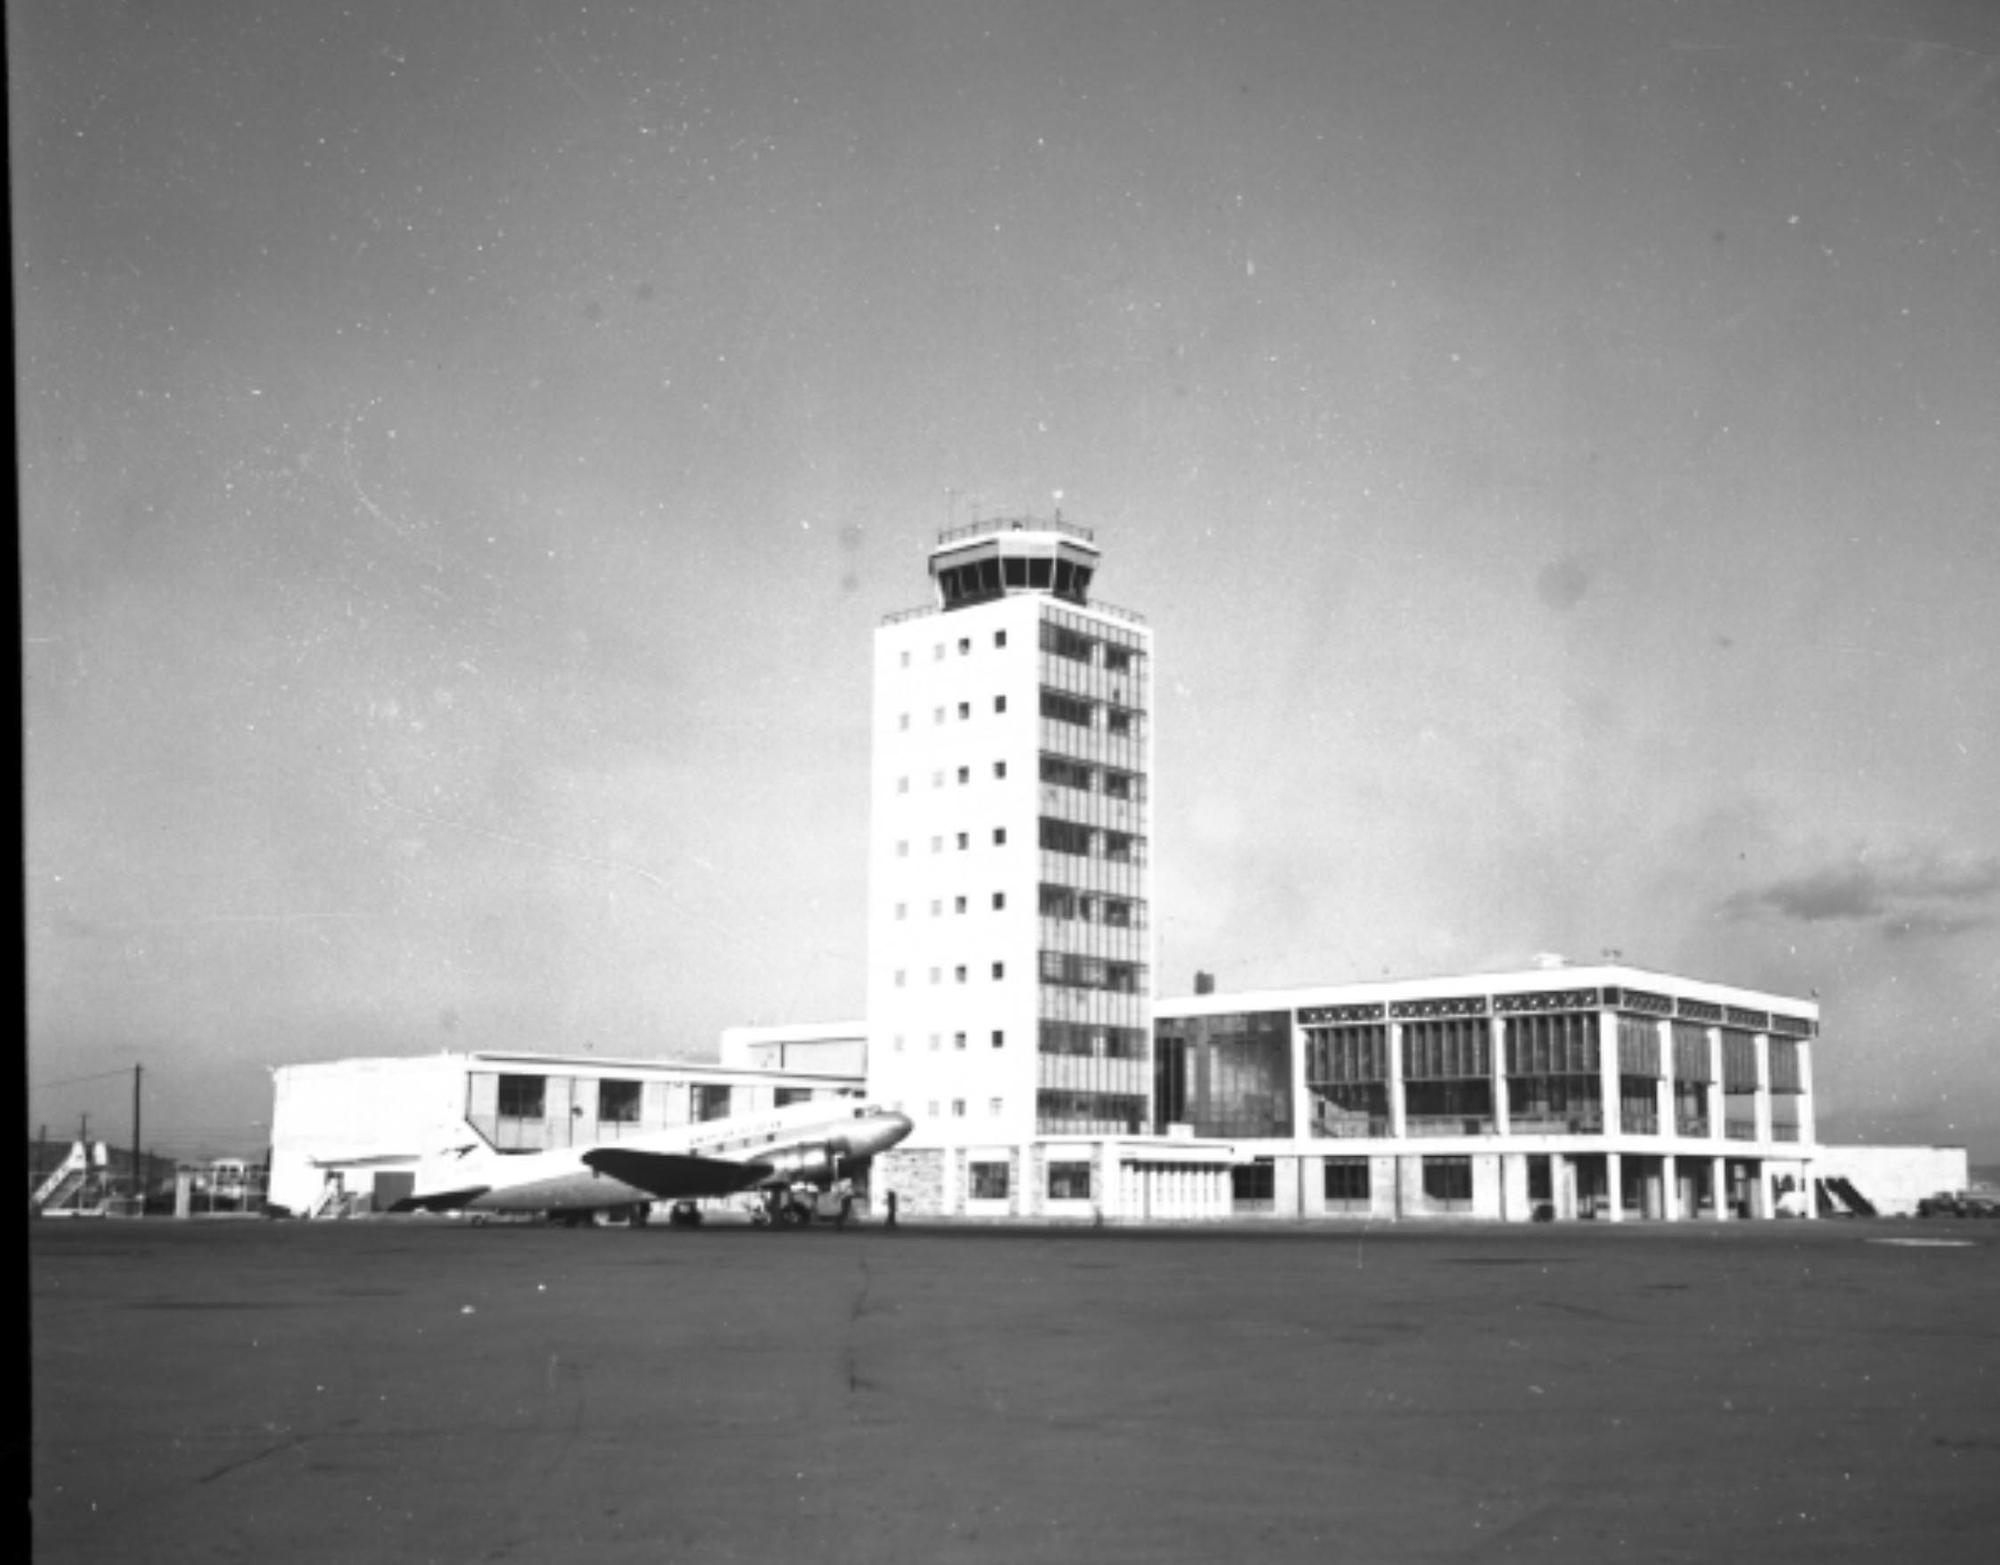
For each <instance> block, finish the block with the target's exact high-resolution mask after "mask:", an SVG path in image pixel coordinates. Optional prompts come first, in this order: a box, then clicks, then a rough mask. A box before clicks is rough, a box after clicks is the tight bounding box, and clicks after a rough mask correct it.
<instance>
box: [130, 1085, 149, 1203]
mask: <svg viewBox="0 0 2000 1565" xmlns="http://www.w3.org/2000/svg"><path fill="white" fill-rule="evenodd" d="M145 1074H146V1067H145V1066H143V1065H134V1066H133V1067H132V1191H133V1194H135V1195H136V1196H138V1198H139V1209H138V1212H137V1213H136V1214H135V1215H137V1216H139V1217H144V1216H145V1215H146V1176H145V1174H144V1173H143V1172H141V1170H140V1167H139V1079H140V1078H141V1077H142V1076H144V1075H145Z"/></svg>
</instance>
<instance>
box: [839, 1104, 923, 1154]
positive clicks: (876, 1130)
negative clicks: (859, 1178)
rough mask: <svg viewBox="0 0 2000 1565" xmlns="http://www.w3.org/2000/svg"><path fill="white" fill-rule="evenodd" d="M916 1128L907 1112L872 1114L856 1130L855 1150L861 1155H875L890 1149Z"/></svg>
mask: <svg viewBox="0 0 2000 1565" xmlns="http://www.w3.org/2000/svg"><path fill="white" fill-rule="evenodd" d="M916 1128H917V1127H916V1125H915V1123H914V1122H913V1121H912V1120H911V1119H910V1116H909V1115H907V1114H875V1115H871V1116H870V1117H869V1119H868V1120H867V1122H866V1124H865V1125H863V1126H861V1127H859V1128H858V1129H857V1130H856V1132H855V1136H854V1143H855V1146H854V1150H855V1152H856V1154H857V1155H859V1156H862V1157H873V1156H874V1155H875V1154H876V1153H877V1152H886V1151H888V1150H889V1148H890V1147H893V1146H894V1145H896V1143H897V1142H899V1141H901V1140H903V1139H904V1138H905V1137H907V1136H908V1135H909V1133H910V1132H911V1131H913V1130H915V1129H916Z"/></svg>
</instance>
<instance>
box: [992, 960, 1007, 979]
mask: <svg viewBox="0 0 2000 1565" xmlns="http://www.w3.org/2000/svg"><path fill="white" fill-rule="evenodd" d="M993 976H994V977H995V978H1005V977H1006V976H1007V964H1006V963H1005V962H995V963H994V964H993Z"/></svg>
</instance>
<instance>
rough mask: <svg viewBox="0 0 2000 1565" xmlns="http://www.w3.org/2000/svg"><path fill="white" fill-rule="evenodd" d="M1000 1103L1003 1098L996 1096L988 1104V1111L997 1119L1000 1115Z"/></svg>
mask: <svg viewBox="0 0 2000 1565" xmlns="http://www.w3.org/2000/svg"><path fill="white" fill-rule="evenodd" d="M1000 1103H1001V1100H1000V1099H999V1098H995V1099H993V1100H992V1101H991V1102H990V1103H988V1104H987V1105H986V1112H987V1113H989V1114H991V1115H992V1116H993V1117H994V1118H995V1119H998V1118H999V1117H1000Z"/></svg>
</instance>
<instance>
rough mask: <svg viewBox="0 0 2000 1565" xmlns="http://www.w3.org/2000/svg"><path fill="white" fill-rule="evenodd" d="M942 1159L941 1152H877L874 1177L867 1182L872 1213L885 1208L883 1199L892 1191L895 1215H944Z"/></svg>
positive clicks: (943, 1158) (886, 1207) (882, 1210)
mask: <svg viewBox="0 0 2000 1565" xmlns="http://www.w3.org/2000/svg"><path fill="white" fill-rule="evenodd" d="M944 1160H945V1154H944V1153H943V1152H941V1151H924V1152H902V1151H895V1150H891V1151H888V1152H883V1153H879V1154H878V1155H877V1156H876V1159H875V1176H874V1178H873V1180H872V1181H871V1182H870V1183H871V1186H872V1188H871V1190H870V1195H871V1197H872V1198H873V1201H874V1207H875V1210H876V1211H878V1212H886V1211H887V1210H888V1209H889V1208H888V1203H887V1200H886V1197H887V1196H888V1194H889V1192H890V1191H891V1190H893V1191H895V1192H896V1210H897V1214H898V1215H899V1216H909V1217H942V1216H945V1215H946V1213H945V1206H944Z"/></svg>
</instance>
